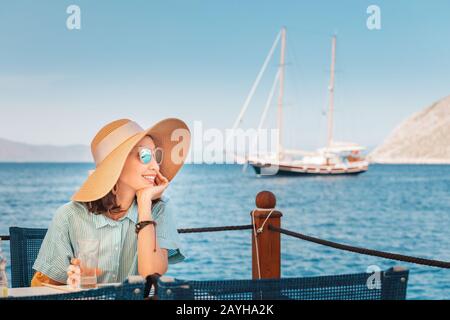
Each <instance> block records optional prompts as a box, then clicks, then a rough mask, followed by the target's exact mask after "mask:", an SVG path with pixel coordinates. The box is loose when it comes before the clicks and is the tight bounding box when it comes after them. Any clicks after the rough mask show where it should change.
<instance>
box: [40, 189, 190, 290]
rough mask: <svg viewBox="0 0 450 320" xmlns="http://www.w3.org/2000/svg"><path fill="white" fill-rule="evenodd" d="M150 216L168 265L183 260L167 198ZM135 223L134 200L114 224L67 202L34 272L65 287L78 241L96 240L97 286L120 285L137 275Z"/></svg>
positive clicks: (157, 203)
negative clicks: (110, 283)
mask: <svg viewBox="0 0 450 320" xmlns="http://www.w3.org/2000/svg"><path fill="white" fill-rule="evenodd" d="M152 216H153V219H154V220H155V221H156V223H157V227H156V236H157V242H158V245H159V246H160V247H161V248H165V249H168V253H169V264H173V263H177V262H180V261H182V260H184V259H185V256H184V254H183V253H182V249H181V248H180V241H179V236H178V231H177V227H176V224H175V220H174V214H173V209H172V208H171V205H170V201H169V198H168V197H166V196H163V197H162V198H161V201H158V202H156V203H154V204H153V205H152ZM137 219H138V212H137V203H136V200H135V201H134V202H133V204H132V205H131V207H130V208H129V209H128V211H127V214H126V215H125V216H124V217H122V218H121V219H119V220H117V221H115V220H112V219H110V218H108V217H106V216H105V215H103V214H99V215H96V214H92V213H90V212H88V210H87V208H86V207H85V206H84V205H83V204H82V203H79V202H74V201H71V202H68V203H66V204H64V205H62V206H61V207H59V208H58V210H57V211H56V214H55V216H54V218H53V220H52V222H51V224H50V227H49V229H48V231H47V234H46V236H45V238H44V241H43V242H42V246H41V248H40V250H39V254H38V257H37V259H36V261H35V263H34V265H33V269H34V270H36V271H40V272H42V273H43V274H45V275H47V276H48V277H50V278H52V279H53V280H56V281H59V282H63V283H65V282H66V280H67V268H68V267H69V264H70V259H71V258H72V257H74V256H75V254H76V253H77V252H78V250H77V248H78V240H82V239H98V240H99V241H100V246H99V260H98V267H99V268H100V269H101V270H102V271H103V273H102V275H100V276H99V277H98V280H97V281H98V282H99V283H108V282H122V281H124V280H125V279H126V278H127V277H128V276H130V275H137V274H138V271H137V270H138V269H137V237H136V233H135V225H136V223H137V221H138V220H137ZM151 250H153V249H151Z"/></svg>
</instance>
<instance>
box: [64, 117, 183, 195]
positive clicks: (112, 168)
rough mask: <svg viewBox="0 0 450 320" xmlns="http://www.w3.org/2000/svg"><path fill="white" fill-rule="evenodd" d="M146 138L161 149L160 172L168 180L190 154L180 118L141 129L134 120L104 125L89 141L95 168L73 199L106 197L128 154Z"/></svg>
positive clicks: (123, 120)
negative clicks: (150, 139) (148, 137)
mask: <svg viewBox="0 0 450 320" xmlns="http://www.w3.org/2000/svg"><path fill="white" fill-rule="evenodd" d="M147 135H148V136H150V137H151V138H152V139H153V142H154V143H155V146H156V147H158V148H161V149H162V150H163V157H162V162H161V163H160V165H159V170H160V172H161V173H162V175H163V176H165V177H166V178H167V179H168V180H169V181H171V180H172V179H173V178H174V177H175V175H176V174H177V172H178V171H179V170H180V168H181V167H182V166H183V164H184V161H185V159H186V156H187V153H188V151H189V147H190V141H191V135H190V131H189V128H188V126H187V125H186V124H185V123H184V122H183V121H182V120H180V119H176V118H168V119H164V120H161V121H159V122H158V123H156V124H155V125H153V126H152V127H151V128H149V129H146V130H144V129H143V128H142V127H140V126H139V125H138V124H137V123H136V122H134V121H131V120H129V119H120V120H116V121H113V122H111V123H109V124H107V125H105V126H104V127H103V128H102V129H100V131H99V132H98V133H97V135H96V136H95V137H94V139H93V140H92V142H91V152H92V156H93V158H94V162H95V165H96V167H95V170H93V171H92V172H91V174H90V175H89V176H88V178H87V179H86V181H85V182H84V183H83V184H82V186H81V187H80V188H79V190H78V191H77V192H75V194H74V195H73V196H72V200H73V201H80V202H89V201H95V200H98V199H100V198H102V197H104V196H105V195H107V194H108V193H109V192H110V191H111V190H112V189H113V187H114V185H115V184H116V182H117V180H118V179H119V177H120V174H121V172H122V169H123V167H124V165H125V161H126V160H127V157H128V155H129V153H130V152H131V150H132V149H133V148H134V147H135V146H136V145H137V144H138V143H139V141H140V140H141V139H142V138H144V137H145V136H147Z"/></svg>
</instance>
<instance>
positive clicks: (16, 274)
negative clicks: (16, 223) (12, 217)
mask: <svg viewBox="0 0 450 320" xmlns="http://www.w3.org/2000/svg"><path fill="white" fill-rule="evenodd" d="M46 233H47V229H31V228H18V227H10V228H9V235H10V242H9V246H10V252H11V286H12V287H13V288H18V287H29V286H30V283H31V279H32V278H33V275H34V270H33V264H34V261H35V260H36V258H37V256H38V253H39V249H40V248H41V244H42V241H43V240H44V237H45V234H46Z"/></svg>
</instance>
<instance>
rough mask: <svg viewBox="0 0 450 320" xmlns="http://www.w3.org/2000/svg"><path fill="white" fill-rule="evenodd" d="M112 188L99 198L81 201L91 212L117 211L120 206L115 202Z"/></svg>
mask: <svg viewBox="0 0 450 320" xmlns="http://www.w3.org/2000/svg"><path fill="white" fill-rule="evenodd" d="M114 188H116V186H114ZM114 188H113V189H112V190H110V191H109V192H108V193H107V194H106V195H105V196H104V197H102V198H100V199H97V200H94V201H89V202H82V203H83V204H84V205H85V206H86V208H87V209H88V211H89V212H91V213H93V214H105V213H108V212H109V213H117V212H119V211H120V206H119V205H118V204H117V198H116V194H115V190H114Z"/></svg>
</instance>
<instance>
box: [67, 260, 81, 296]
mask: <svg viewBox="0 0 450 320" xmlns="http://www.w3.org/2000/svg"><path fill="white" fill-rule="evenodd" d="M80 282H81V267H80V259H77V258H72V259H71V260H70V266H69V267H68V268H67V284H68V285H69V286H70V287H71V288H73V289H77V288H79V287H80Z"/></svg>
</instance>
